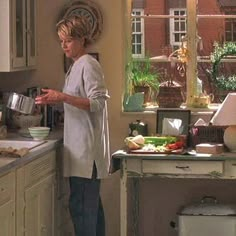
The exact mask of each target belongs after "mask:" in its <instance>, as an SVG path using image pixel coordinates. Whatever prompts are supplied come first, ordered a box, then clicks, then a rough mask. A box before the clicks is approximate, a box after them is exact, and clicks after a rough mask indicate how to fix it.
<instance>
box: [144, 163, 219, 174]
mask: <svg viewBox="0 0 236 236" xmlns="http://www.w3.org/2000/svg"><path fill="white" fill-rule="evenodd" d="M142 170H143V173H157V174H197V175H205V174H209V173H210V172H212V171H216V172H218V173H223V161H172V160H171V161H161V160H155V161H154V160H143V163H142Z"/></svg>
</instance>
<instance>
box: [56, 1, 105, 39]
mask: <svg viewBox="0 0 236 236" xmlns="http://www.w3.org/2000/svg"><path fill="white" fill-rule="evenodd" d="M71 15H78V16H83V17H86V18H87V19H88V21H89V22H90V24H91V28H92V32H91V36H92V40H94V41H95V40H96V39H97V38H98V37H99V36H100V34H101V32H102V27H103V18H102V13H101V11H100V8H99V7H98V5H97V4H95V3H94V2H93V1H90V0H78V1H73V2H71V3H70V4H67V5H66V6H65V7H64V9H63V11H62V13H61V14H60V18H62V17H68V16H71Z"/></svg>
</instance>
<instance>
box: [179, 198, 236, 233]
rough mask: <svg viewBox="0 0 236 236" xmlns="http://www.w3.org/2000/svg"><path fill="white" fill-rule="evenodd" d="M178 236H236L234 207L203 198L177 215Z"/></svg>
mask: <svg viewBox="0 0 236 236" xmlns="http://www.w3.org/2000/svg"><path fill="white" fill-rule="evenodd" d="M178 235H179V236H236V205H223V204H219V203H218V202H217V201H216V199H215V198H212V197H211V198H209V197H207V198H206V197H204V198H203V199H202V201H201V202H200V203H197V204H193V205H190V206H187V207H184V208H183V209H182V210H181V211H180V212H179V213H178Z"/></svg>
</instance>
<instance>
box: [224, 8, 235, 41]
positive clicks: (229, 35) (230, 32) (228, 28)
mask: <svg viewBox="0 0 236 236" xmlns="http://www.w3.org/2000/svg"><path fill="white" fill-rule="evenodd" d="M226 15H236V10H235V11H230V12H226ZM225 41H227V42H235V41H236V18H228V19H225Z"/></svg>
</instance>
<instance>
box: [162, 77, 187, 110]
mask: <svg viewBox="0 0 236 236" xmlns="http://www.w3.org/2000/svg"><path fill="white" fill-rule="evenodd" d="M183 101H184V99H183V94H182V86H181V85H179V84H178V83H177V82H174V81H166V82H164V83H161V84H160V86H159V94H158V104H159V107H161V108H163V107H165V108H177V107H180V105H181V104H182V102H183Z"/></svg>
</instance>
